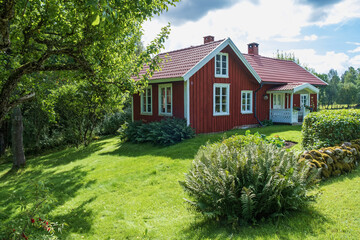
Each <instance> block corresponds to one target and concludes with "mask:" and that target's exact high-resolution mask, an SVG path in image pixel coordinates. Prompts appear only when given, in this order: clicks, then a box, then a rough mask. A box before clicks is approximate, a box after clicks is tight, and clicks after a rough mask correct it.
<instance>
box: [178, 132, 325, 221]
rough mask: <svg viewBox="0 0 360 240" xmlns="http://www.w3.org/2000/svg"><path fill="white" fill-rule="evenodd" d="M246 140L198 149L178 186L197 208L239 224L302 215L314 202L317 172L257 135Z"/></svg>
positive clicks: (208, 214) (216, 217) (213, 217)
mask: <svg viewBox="0 0 360 240" xmlns="http://www.w3.org/2000/svg"><path fill="white" fill-rule="evenodd" d="M246 138H247V139H248V141H245V140H244V139H243V141H241V143H242V144H238V145H231V144H229V142H227V141H226V140H225V142H223V143H217V144H208V145H206V146H204V147H202V148H200V150H199V152H198V153H197V155H196V157H195V160H194V161H193V163H192V166H191V169H190V171H189V172H188V173H187V174H186V177H185V181H182V182H180V185H181V186H182V187H183V189H184V190H185V192H187V193H188V194H189V196H191V200H190V199H188V200H186V201H187V203H189V204H190V205H191V206H192V207H193V209H195V210H196V211H199V212H201V213H202V214H203V215H204V216H205V217H206V218H210V219H217V220H226V221H229V222H231V223H233V224H238V223H244V222H247V223H248V222H255V221H257V220H259V219H263V218H268V217H273V216H279V215H281V214H284V213H286V212H287V211H290V210H298V209H301V208H302V207H303V206H305V205H307V204H308V202H309V201H310V200H313V199H314V196H312V195H309V192H308V190H309V189H310V188H311V187H313V186H314V183H315V178H316V174H317V173H318V170H317V169H314V171H310V168H309V166H308V165H306V164H299V163H298V158H297V156H296V155H295V153H294V152H291V151H290V152H289V151H286V150H285V149H281V148H278V147H277V146H275V145H274V144H269V143H266V142H264V141H262V140H258V139H259V138H258V137H256V136H247V137H246ZM253 140H255V142H252V141H253Z"/></svg>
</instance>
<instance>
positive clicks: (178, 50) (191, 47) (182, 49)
mask: <svg viewBox="0 0 360 240" xmlns="http://www.w3.org/2000/svg"><path fill="white" fill-rule="evenodd" d="M224 40H225V38H224V39H221V40H217V41H212V42H208V43H204V44H201V45H197V46H190V47H186V48H180V49H177V50H173V51H169V52H164V53H160V54H159V56H160V55H164V54H169V53H174V52H180V51H184V50H188V49H194V48H198V47H203V46H205V45H210V44H213V43H217V42H223V41H224Z"/></svg>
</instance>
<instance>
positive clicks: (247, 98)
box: [241, 91, 253, 113]
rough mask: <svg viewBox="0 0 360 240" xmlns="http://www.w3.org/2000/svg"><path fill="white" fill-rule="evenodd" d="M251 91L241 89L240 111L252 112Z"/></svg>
mask: <svg viewBox="0 0 360 240" xmlns="http://www.w3.org/2000/svg"><path fill="white" fill-rule="evenodd" d="M252 95H253V93H252V91H241V113H252V99H253V97H252Z"/></svg>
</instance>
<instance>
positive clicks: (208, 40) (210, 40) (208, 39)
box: [204, 35, 215, 44]
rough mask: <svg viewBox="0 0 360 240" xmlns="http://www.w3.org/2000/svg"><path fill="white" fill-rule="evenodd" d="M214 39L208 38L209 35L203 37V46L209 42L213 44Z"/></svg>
mask: <svg viewBox="0 0 360 240" xmlns="http://www.w3.org/2000/svg"><path fill="white" fill-rule="evenodd" d="M214 39H215V38H214V36H210V35H209V36H205V37H204V44H205V43H209V42H213V41H214Z"/></svg>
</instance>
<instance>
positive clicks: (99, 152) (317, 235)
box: [0, 126, 360, 239]
mask: <svg viewBox="0 0 360 240" xmlns="http://www.w3.org/2000/svg"><path fill="white" fill-rule="evenodd" d="M300 129H301V126H271V127H266V128H259V129H251V131H252V132H256V131H259V132H260V133H263V134H266V135H268V136H274V135H279V136H280V137H282V138H284V139H286V140H291V141H296V142H301V134H300ZM244 132H245V130H233V131H229V132H226V135H227V136H230V135H233V134H243V133H244ZM222 137H223V134H206V135H205V134H204V135H199V136H197V137H196V138H194V139H190V140H186V141H184V142H182V143H180V144H177V145H174V146H170V147H154V146H152V145H148V144H141V145H135V144H130V143H121V142H120V141H119V139H118V138H117V137H112V138H106V139H103V140H100V141H97V142H95V143H93V144H91V145H90V146H89V147H87V148H82V149H75V148H68V149H66V150H63V151H58V152H54V153H50V154H46V155H42V156H37V157H33V158H29V159H28V161H27V167H26V168H25V169H22V170H20V171H18V172H16V173H14V172H9V170H10V168H11V164H10V163H3V164H1V165H0V225H1V224H4V225H5V224H7V223H8V221H9V219H12V218H14V217H16V216H17V215H18V214H19V207H18V203H19V202H14V201H10V200H9V196H10V194H11V193H12V192H13V191H14V190H16V191H17V194H21V193H22V192H23V191H25V190H26V188H28V187H29V180H30V179H31V180H36V181H37V180H43V181H45V182H47V183H49V186H50V187H51V188H52V192H53V195H54V197H55V198H56V199H57V204H56V205H55V206H54V207H53V208H52V210H51V211H50V212H49V214H50V216H51V217H52V219H54V220H56V221H60V222H62V221H65V222H66V223H67V224H68V225H69V226H68V227H67V228H66V229H65V230H64V232H63V234H62V235H60V236H59V237H60V238H61V239H357V237H358V236H360V227H359V226H360V205H359V204H358V203H359V202H360V194H359V192H360V171H359V169H357V170H355V171H353V172H352V173H350V174H348V175H345V176H341V177H338V178H334V179H331V180H329V181H326V182H325V183H323V184H322V185H321V187H320V190H321V192H322V195H320V197H319V199H318V201H317V202H316V203H314V204H312V205H311V206H310V208H309V209H304V210H303V211H302V212H297V213H291V214H289V215H287V216H285V217H283V218H279V219H275V220H272V221H265V222H262V223H259V224H258V225H255V226H248V227H243V228H240V229H236V230H234V229H231V228H228V227H225V226H221V225H218V224H217V223H209V222H206V221H204V219H203V218H202V216H201V215H200V214H198V213H194V212H192V211H189V210H188V209H187V205H186V204H185V203H184V201H183V198H185V197H186V195H185V194H184V192H183V190H182V189H181V187H180V185H179V184H178V181H180V180H183V179H184V173H185V172H187V171H188V169H189V167H190V165H191V161H192V158H193V156H194V155H195V154H196V152H197V149H198V148H199V146H201V145H203V144H205V143H206V142H207V141H211V142H213V141H216V140H219V139H221V138H222ZM297 147H298V145H297ZM298 148H299V147H298ZM19 201H20V200H19ZM0 229H3V228H1V226H0Z"/></svg>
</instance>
